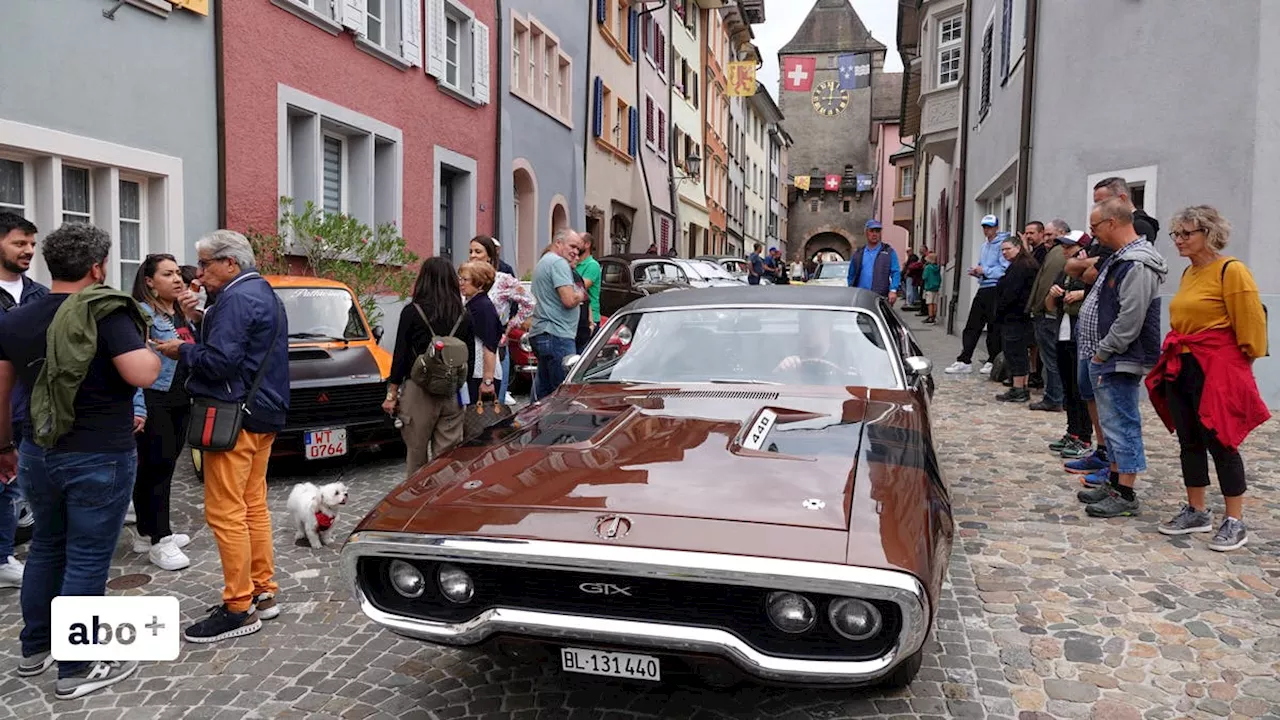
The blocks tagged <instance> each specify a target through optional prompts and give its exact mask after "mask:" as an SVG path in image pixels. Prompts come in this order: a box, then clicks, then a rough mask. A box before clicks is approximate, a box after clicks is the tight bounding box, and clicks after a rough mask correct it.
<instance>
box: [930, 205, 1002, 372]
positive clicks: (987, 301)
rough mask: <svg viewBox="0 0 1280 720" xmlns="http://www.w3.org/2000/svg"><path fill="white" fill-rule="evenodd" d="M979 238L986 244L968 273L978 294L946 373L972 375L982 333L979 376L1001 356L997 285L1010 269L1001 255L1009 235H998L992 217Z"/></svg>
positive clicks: (984, 221) (985, 221)
mask: <svg viewBox="0 0 1280 720" xmlns="http://www.w3.org/2000/svg"><path fill="white" fill-rule="evenodd" d="M982 234H983V235H984V236H985V237H986V238H987V241H986V242H985V243H983V244H982V247H980V248H979V249H978V264H977V265H974V266H973V267H972V268H970V269H969V275H971V276H972V277H974V278H977V280H978V293H977V294H976V295H974V296H973V304H971V305H970V306H969V321H968V322H966V323H965V324H964V334H963V335H962V336H961V337H962V338H963V341H964V345H963V346H962V347H961V349H960V355H958V356H957V357H956V361H955V362H953V363H951V365H949V366H947V369H946V370H945V372H947V373H950V374H955V373H971V372H973V351H974V350H976V349H977V347H978V338H980V337H982V329H983V328H984V327H985V328H986V330H987V362H986V363H985V364H984V365H983V366H982V370H981V372H984V373H989V372H991V363H992V361H993V360H995V359H996V355H999V354H1000V325H999V323H997V322H996V283H998V282H1000V278H1002V277H1004V271H1005V270H1007V269H1008V268H1009V261H1008V260H1005V259H1004V254H1003V253H1001V252H1000V245H1001V244H1002V243H1003V242H1004V241H1005V239H1006V238H1008V237H1009V233H1007V232H1000V220H999V218H997V217H996V216H995V215H986V216H984V217H983V218H982Z"/></svg>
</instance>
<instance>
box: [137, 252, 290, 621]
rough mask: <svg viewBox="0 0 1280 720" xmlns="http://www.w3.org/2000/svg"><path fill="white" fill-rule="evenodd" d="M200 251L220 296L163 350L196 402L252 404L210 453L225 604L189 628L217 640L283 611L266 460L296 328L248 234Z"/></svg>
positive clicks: (209, 505)
mask: <svg viewBox="0 0 1280 720" xmlns="http://www.w3.org/2000/svg"><path fill="white" fill-rule="evenodd" d="M196 253H197V255H198V256H199V261H198V264H197V268H198V273H199V276H200V279H201V281H202V282H203V284H204V286H205V287H206V288H208V289H209V292H210V293H211V294H213V295H215V296H216V297H217V301H216V302H214V303H213V305H211V306H210V307H209V309H208V310H207V311H206V312H205V315H204V320H203V321H202V322H201V324H200V342H198V343H194V344H193V343H183V342H182V341H181V340H170V341H167V342H163V343H159V344H157V345H156V349H157V350H159V351H160V352H161V353H163V354H164V355H166V356H168V357H170V358H173V359H176V360H179V361H181V362H182V364H184V365H185V366H186V367H187V368H188V370H189V372H190V378H189V379H188V380H187V390H188V392H190V394H191V397H192V399H193V400H197V401H198V400H199V399H201V398H205V399H210V400H216V401H220V402H223V403H234V404H239V405H243V406H244V407H245V413H244V424H243V426H242V428H241V429H240V432H239V434H238V436H237V438H236V444H235V447H233V448H232V449H230V450H227V451H225V452H210V451H206V452H204V453H203V461H204V515H205V519H206V520H207V521H208V523H209V527H210V528H211V529H212V530H213V536H214V538H215V539H216V540H217V542H218V555H219V556H220V557H221V559H222V576H223V580H224V582H225V587H224V588H223V590H222V604H221V605H219V606H218V607H216V608H214V610H213V612H212V613H211V614H210V615H209V617H208V618H206V619H204V620H202V621H200V622H198V623H196V624H195V625H192V626H191V627H189V628H187V629H186V630H185V631H183V636H184V637H185V638H186V639H187V640H188V641H189V642H196V643H211V642H217V641H219V640H225V639H228V638H233V637H239V636H241V635H248V634H249V633H253V632H257V631H258V630H260V629H261V628H262V619H267V620H270V619H271V618H274V617H276V616H277V615H279V614H280V606H279V605H278V604H277V602H276V597H275V595H276V592H277V591H278V590H279V588H278V587H277V585H276V582H275V580H274V576H275V559H274V555H273V552H272V545H271V513H270V511H269V510H268V509H267V461H268V459H269V458H270V457H271V446H272V444H273V443H274V442H275V438H276V433H277V432H279V431H280V430H282V429H283V428H284V420H285V414H286V413H287V412H288V410H289V327H288V319H287V316H286V315H285V312H284V308H283V306H282V304H281V302H280V300H279V298H277V297H276V293H275V291H274V290H273V289H272V288H271V285H270V284H268V283H267V281H266V280H265V279H264V278H263V277H262V275H260V274H258V271H257V269H256V267H255V266H256V261H255V259H254V256H253V247H252V246H251V245H250V244H249V241H248V240H246V239H245V237H244V236H243V235H241V234H240V233H238V232H233V231H231V230H216V231H214V232H213V233H211V234H209V235H207V236H205V237H203V238H201V239H200V241H199V242H197V243H196ZM260 373H261V377H260V378H259V374H260ZM255 385H256V388H255ZM203 421H204V420H203V419H202V418H199V417H196V418H192V422H193V423H195V424H199V423H201V422H203Z"/></svg>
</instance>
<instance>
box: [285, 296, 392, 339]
mask: <svg viewBox="0 0 1280 720" xmlns="http://www.w3.org/2000/svg"><path fill="white" fill-rule="evenodd" d="M276 295H278V296H279V297H280V300H281V302H283V304H284V310H285V316H286V317H287V318H288V320H289V338H290V339H292V340H295V341H301V342H306V341H312V340H363V339H365V338H367V337H369V333H368V332H367V331H366V329H365V326H364V321H363V320H362V319H361V317H360V308H359V305H357V304H356V299H355V298H354V297H353V296H352V295H351V293H350V291H348V290H345V289H342V288H316V287H287V288H276Z"/></svg>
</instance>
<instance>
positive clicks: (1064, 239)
mask: <svg viewBox="0 0 1280 720" xmlns="http://www.w3.org/2000/svg"><path fill="white" fill-rule="evenodd" d="M1091 241H1092V238H1090V237H1089V236H1088V234H1086V233H1085V232H1083V231H1081V230H1072V231H1071V232H1069V233H1067V234H1066V235H1059V236H1058V242H1060V243H1062V244H1064V245H1068V244H1074V245H1088V244H1089V243H1090V242H1091Z"/></svg>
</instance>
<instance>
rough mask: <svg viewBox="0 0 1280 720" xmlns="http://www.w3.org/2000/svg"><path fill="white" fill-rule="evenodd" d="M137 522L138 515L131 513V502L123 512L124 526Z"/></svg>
mask: <svg viewBox="0 0 1280 720" xmlns="http://www.w3.org/2000/svg"><path fill="white" fill-rule="evenodd" d="M137 522H138V514H137V513H135V512H134V511H133V502H132V501H130V502H129V509H128V510H125V511H124V524H125V525H136V524H137Z"/></svg>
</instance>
